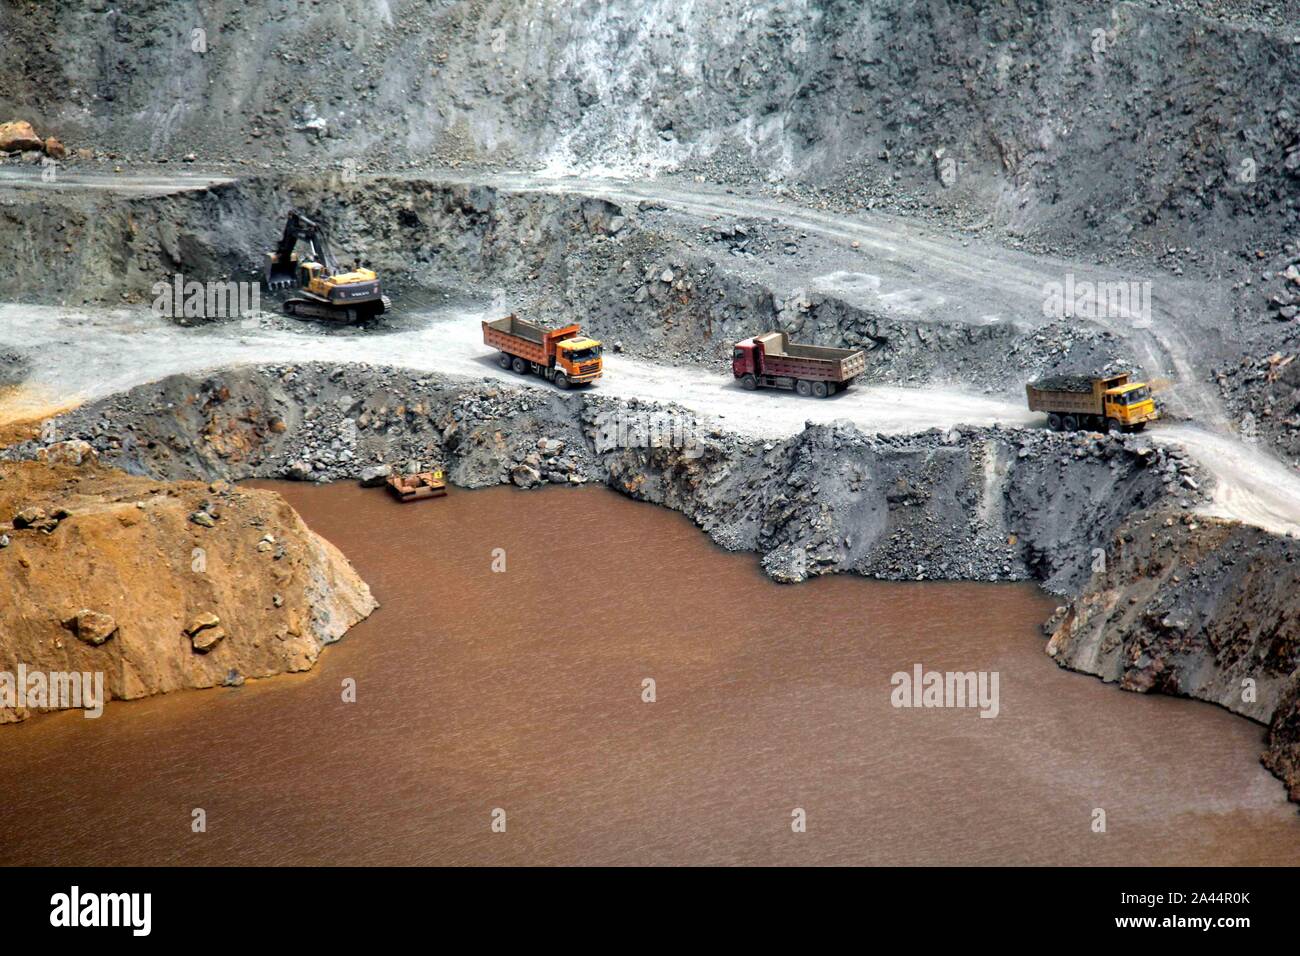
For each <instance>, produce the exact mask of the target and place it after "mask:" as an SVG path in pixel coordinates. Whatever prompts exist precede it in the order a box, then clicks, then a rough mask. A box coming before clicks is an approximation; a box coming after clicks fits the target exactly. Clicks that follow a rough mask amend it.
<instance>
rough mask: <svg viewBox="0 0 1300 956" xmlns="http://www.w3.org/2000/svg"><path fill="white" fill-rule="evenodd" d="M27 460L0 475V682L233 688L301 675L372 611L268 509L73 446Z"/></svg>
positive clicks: (126, 691) (321, 555) (316, 549)
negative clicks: (100, 681) (81, 677)
mask: <svg viewBox="0 0 1300 956" xmlns="http://www.w3.org/2000/svg"><path fill="white" fill-rule="evenodd" d="M41 457H42V459H43V460H42V461H37V462H25V463H4V464H0V520H2V522H3V523H0V544H3V547H0V577H2V578H3V580H4V581H5V589H6V594H7V596H6V599H5V601H4V603H3V604H2V605H0V671H3V672H7V673H9V674H11V675H13V674H16V673H18V668H19V665H20V664H21V665H23V666H24V667H25V668H26V671H27V672H28V673H29V674H30V673H32V672H34V671H40V672H46V673H48V672H51V671H59V672H73V671H75V672H91V673H93V672H101V673H103V675H104V689H105V691H106V692H107V697H108V698H109V699H132V698H138V697H146V696H149V695H151V694H158V693H164V692H167V691H173V690H179V689H183V688H202V687H215V686H219V685H232V684H239V683H242V682H243V681H244V680H245V679H247V678H260V677H269V676H272V675H275V674H282V673H286V672H291V671H303V670H307V669H309V668H310V667H311V666H312V665H313V664H314V663H315V662H316V659H317V657H318V656H319V655H320V652H321V648H322V647H323V646H324V645H326V644H329V643H331V642H333V641H336V640H338V639H339V638H340V637H342V636H343V634H344V632H346V631H347V629H348V628H349V627H351V626H352V625H353V624H355V623H356V622H357V621H359V620H361V619H363V618H365V617H366V616H367V615H369V614H370V612H371V611H372V610H374V608H375V607H376V606H377V605H376V603H375V600H374V598H373V597H372V596H371V594H370V589H369V588H368V587H367V586H366V584H365V582H363V581H362V580H361V579H360V578H359V577H358V576H357V574H356V572H355V571H354V570H353V569H352V566H351V565H350V564H349V563H348V561H347V559H346V558H344V557H343V555H342V554H340V553H339V551H338V550H337V549H336V548H335V547H334V546H333V545H331V544H330V543H329V542H327V541H325V540H324V539H322V538H320V537H318V536H317V535H315V534H314V533H312V532H311V531H310V530H309V529H308V528H307V527H306V526H305V525H304V524H303V523H302V521H301V519H299V517H298V515H297V513H296V512H295V511H294V510H293V509H292V508H290V507H289V506H288V504H286V503H285V501H284V500H283V499H282V498H281V497H280V496H279V495H276V494H273V493H270V492H266V491H252V490H245V489H238V488H231V487H230V486H228V485H227V484H226V483H224V482H220V483H215V484H212V485H204V484H199V483H196V482H191V481H185V482H160V481H157V480H154V479H150V478H143V477H133V476H128V475H125V474H123V473H122V472H120V471H116V470H113V469H109V468H105V467H102V466H101V465H99V464H98V463H97V462H96V461H95V456H94V454H93V452H91V451H90V450H89V449H88V448H86V447H85V446H83V445H81V444H80V443H76V442H73V443H63V444H58V445H55V446H52V447H51V448H48V449H46V450H45V452H44V454H43V455H42V456H41ZM16 702H17V701H15V703H16ZM30 713H31V710H30V709H28V708H13V707H6V708H0V722H10V721H14V720H21V719H23V718H25V717H27V716H29V715H30Z"/></svg>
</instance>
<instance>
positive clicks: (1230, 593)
mask: <svg viewBox="0 0 1300 956" xmlns="http://www.w3.org/2000/svg"><path fill="white" fill-rule="evenodd" d="M1298 578H1300V541H1296V540H1294V539H1291V538H1283V537H1279V536H1277V535H1271V534H1268V533H1267V532H1264V531H1261V530H1259V529H1258V528H1252V527H1247V526H1244V525H1240V524H1237V523H1235V522H1229V521H1219V520H1215V519H1206V518H1202V517H1198V516H1194V515H1178V514H1171V513H1167V512H1165V513H1159V512H1157V513H1150V514H1144V515H1138V516H1135V517H1134V518H1133V519H1132V520H1130V521H1128V522H1126V523H1125V524H1124V526H1122V527H1121V528H1120V529H1119V531H1118V532H1117V533H1116V535H1115V537H1114V539H1113V541H1112V544H1111V546H1110V547H1109V549H1108V567H1107V570H1106V571H1105V573H1101V574H1097V575H1095V576H1094V579H1093V580H1092V581H1091V582H1090V583H1089V584H1088V585H1087V587H1086V588H1085V589H1084V590H1083V592H1082V594H1080V596H1079V597H1078V598H1077V599H1076V600H1074V601H1073V602H1072V603H1071V604H1070V605H1069V606H1068V607H1066V608H1063V609H1062V610H1061V611H1059V612H1058V613H1057V615H1056V616H1055V617H1054V618H1053V620H1052V621H1050V622H1049V625H1048V628H1049V632H1050V634H1051V640H1050V641H1049V643H1048V653H1050V654H1051V655H1052V656H1053V657H1055V658H1056V660H1057V662H1058V663H1060V664H1062V665H1063V666H1065V667H1069V668H1071V669H1073V670H1078V671H1083V672H1086V673H1089V674H1096V675H1097V676H1099V677H1101V678H1103V679H1104V680H1107V681H1114V682H1117V683H1118V684H1119V685H1120V686H1121V687H1123V688H1124V689H1126V690H1134V691H1141V692H1159V693H1164V694H1176V695H1180V696H1187V697H1194V698H1196V699H1198V700H1205V701H1211V702H1213V703H1216V704H1219V705H1220V706H1222V707H1226V708H1227V709H1228V710H1230V711H1232V712H1234V713H1237V714H1241V715H1243V716H1246V717H1250V718H1251V719H1253V720H1257V721H1260V722H1262V723H1265V724H1267V725H1268V726H1269V733H1268V738H1267V749H1266V751H1265V753H1264V755H1263V758H1262V759H1263V762H1264V765H1265V766H1266V767H1268V768H1269V770H1271V771H1272V772H1273V773H1274V774H1276V775H1277V776H1278V777H1280V778H1281V779H1282V780H1283V781H1284V782H1285V783H1286V785H1287V788H1288V792H1289V796H1290V798H1291V799H1292V800H1295V801H1300V587H1298V586H1297V585H1300V580H1297V579H1298Z"/></svg>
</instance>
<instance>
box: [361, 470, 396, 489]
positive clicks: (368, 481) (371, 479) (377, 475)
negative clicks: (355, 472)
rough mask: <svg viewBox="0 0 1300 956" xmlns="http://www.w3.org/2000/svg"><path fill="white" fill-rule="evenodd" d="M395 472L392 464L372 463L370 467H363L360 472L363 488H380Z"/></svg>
mask: <svg viewBox="0 0 1300 956" xmlns="http://www.w3.org/2000/svg"><path fill="white" fill-rule="evenodd" d="M392 473H393V467H392V465H371V466H370V467H369V468H362V469H361V474H360V476H359V477H360V480H361V486H362V487H363V488H378V487H379V486H380V485H382V484H383V483H384V482H385V481H387V480H388V478H389V476H390V475H392Z"/></svg>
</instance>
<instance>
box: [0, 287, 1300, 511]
mask: <svg viewBox="0 0 1300 956" xmlns="http://www.w3.org/2000/svg"><path fill="white" fill-rule="evenodd" d="M484 317H485V314H482V313H469V314H466V313H464V312H460V313H453V312H450V311H447V312H442V313H425V314H422V315H418V316H408V317H406V320H405V323H404V324H405V325H406V326H407V327H406V328H404V329H402V330H399V331H393V332H383V331H371V332H362V331H358V330H352V329H348V330H338V331H336V332H333V333H332V334H324V333H322V332H321V331H320V329H319V328H318V327H315V326H312V325H308V324H297V323H290V322H283V321H281V320H280V319H278V318H271V319H257V318H250V319H247V320H243V321H239V322H230V323H225V324H221V325H211V326H204V327H199V328H182V327H179V326H177V325H175V324H173V323H172V322H170V321H169V320H167V319H165V318H162V317H159V316H157V315H155V314H154V313H153V312H151V311H149V310H144V309H131V310H127V309H118V310H100V311H86V310H79V309H50V308H48V307H41V306H28V305H13V304H11V305H3V306H0V348H4V347H10V348H18V349H21V348H22V346H23V345H24V344H25V343H28V342H32V341H43V342H45V343H46V346H45V347H44V348H42V349H41V350H40V351H39V352H37V353H35V354H33V355H31V363H32V364H31V369H30V373H29V377H28V379H27V381H26V383H25V384H24V385H23V387H22V388H20V389H19V390H17V391H16V392H14V393H12V394H10V395H8V396H0V424H3V423H4V422H6V421H12V420H16V419H18V418H21V417H26V416H28V415H30V414H31V411H32V409H33V407H39V408H40V409H41V410H42V411H43V412H46V413H48V411H49V410H52V409H55V408H62V407H69V406H72V405H75V404H78V403H81V402H85V401H90V400H93V399H97V398H101V397H104V396H106V395H110V394H113V393H115V392H119V391H123V390H126V389H129V388H132V387H134V386H136V385H141V384H144V383H146V382H150V381H155V380H157V379H160V378H163V377H165V376H168V375H173V374H177V373H182V372H188V373H193V372H202V371H206V370H209V369H216V368H221V367H225V366H231V365H240V364H264V363H273V364H274V363H285V364H289V363H301V362H310V361H323V362H358V361H364V362H369V363H372V364H377V365H392V366H396V367H402V368H410V369H415V370H418V371H428V372H435V373H439V374H442V375H447V376H452V377H465V378H492V379H496V380H499V381H501V382H503V383H508V384H509V385H511V386H514V387H523V388H533V389H547V390H554V388H555V386H553V385H551V384H549V383H547V382H545V381H543V380H542V379H540V378H537V377H535V376H520V375H517V374H515V373H513V372H508V371H505V370H503V369H501V368H500V367H499V366H498V365H497V364H496V361H495V359H496V353H495V352H493V351H492V350H491V349H488V348H487V347H486V346H484V345H483V343H482V339H481V332H480V327H479V322H480V320H481V319H482V318H484ZM596 389H597V390H598V391H599V393H600V394H601V395H603V396H606V397H610V398H617V399H627V398H637V399H641V400H648V401H653V402H659V403H663V404H670V403H676V404H677V405H680V406H682V407H684V408H687V409H689V410H690V411H692V412H694V413H695V414H696V415H698V416H700V418H701V419H702V420H704V421H706V422H713V423H716V424H717V425H718V426H719V427H722V428H724V429H727V430H729V431H732V432H736V433H739V434H743V435H749V436H753V437H764V438H781V437H785V436H788V435H791V434H794V433H796V432H798V431H799V430H801V429H802V428H803V427H804V424H805V422H808V421H814V422H830V421H834V420H836V419H847V420H849V421H852V422H853V423H854V424H856V425H857V426H858V427H859V428H861V429H862V430H864V431H867V432H874V433H885V434H889V433H907V432H914V431H921V430H924V429H928V428H948V427H952V426H957V425H975V426H988V425H993V424H999V423H1000V424H1003V425H1011V426H1029V425H1033V424H1036V423H1038V420H1039V418H1040V416H1036V415H1032V414H1031V413H1030V412H1029V411H1028V410H1027V409H1026V408H1025V407H1024V406H1023V405H1022V404H1018V403H1008V402H1004V401H1000V400H997V399H993V398H988V397H985V396H980V395H974V394H971V393H967V392H961V391H956V390H950V389H932V388H925V389H917V388H897V387H887V386H855V387H854V388H852V389H851V390H849V391H847V392H844V393H841V394H840V395H837V396H834V397H833V398H830V399H824V400H817V399H801V398H798V397H797V396H795V395H793V394H789V393H785V392H777V391H758V392H746V391H744V390H743V389H741V388H740V387H739V386H738V385H737V384H736V383H735V381H734V379H733V378H732V376H731V375H730V373H729V372H723V371H717V372H715V371H709V370H704V369H696V368H680V367H676V366H665V365H656V364H653V363H648V362H644V361H641V360H636V359H631V358H626V357H622V356H618V355H608V356H607V361H606V375H605V377H604V378H603V379H601V381H600V382H599V383H597V385H596ZM1152 438H1153V439H1154V440H1156V441H1161V442H1166V443H1169V444H1176V445H1181V446H1183V447H1185V448H1186V449H1187V450H1188V451H1189V452H1190V453H1191V454H1192V455H1193V457H1195V458H1196V459H1197V460H1198V461H1199V462H1200V463H1201V465H1202V466H1203V467H1204V468H1205V469H1206V470H1207V471H1208V472H1209V473H1210V474H1211V475H1212V476H1213V477H1214V479H1215V481H1216V490H1215V497H1214V500H1213V501H1212V502H1211V503H1210V504H1209V505H1208V506H1207V507H1206V509H1205V511H1206V513H1212V514H1215V515H1217V516H1220V517H1225V518H1235V519H1237V520H1240V521H1242V522H1245V523H1248V524H1253V525H1257V526H1259V527H1262V528H1265V529H1266V530H1269V531H1273V532H1275V533H1279V534H1300V475H1296V474H1295V473H1294V472H1292V471H1291V470H1290V469H1288V468H1286V467H1285V466H1284V465H1282V464H1281V463H1279V462H1278V461H1276V460H1275V459H1273V458H1271V457H1270V456H1269V455H1267V454H1266V453H1265V452H1263V451H1262V450H1260V449H1259V448H1256V447H1254V446H1251V445H1247V444H1244V443H1242V442H1239V441H1236V440H1234V439H1231V438H1227V437H1223V436H1219V435H1216V434H1212V433H1210V432H1208V431H1205V430H1202V429H1198V428H1193V427H1190V426H1158V427H1157V429H1156V430H1155V431H1154V432H1153V434H1152Z"/></svg>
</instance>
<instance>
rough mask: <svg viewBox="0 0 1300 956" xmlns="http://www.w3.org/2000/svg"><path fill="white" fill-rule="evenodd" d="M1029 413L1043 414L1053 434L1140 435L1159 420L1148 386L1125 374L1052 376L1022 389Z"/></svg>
mask: <svg viewBox="0 0 1300 956" xmlns="http://www.w3.org/2000/svg"><path fill="white" fill-rule="evenodd" d="M1025 394H1026V395H1027V396H1028V398H1029V410H1030V411H1031V412H1047V427H1048V428H1051V429H1052V430H1053V431H1067V432H1072V431H1078V430H1079V429H1081V428H1083V429H1088V430H1092V431H1101V432H1109V431H1121V430H1123V431H1141V430H1142V429H1143V428H1145V427H1146V424H1147V422H1153V421H1155V420H1156V419H1157V418H1159V417H1160V413H1159V412H1157V411H1156V403H1155V400H1154V399H1153V398H1152V397H1151V386H1150V385H1148V384H1147V383H1146V382H1130V381H1129V373H1128V372H1121V373H1119V374H1118V375H1107V376H1104V377H1097V376H1092V375H1053V376H1050V377H1048V378H1042V379H1039V380H1038V381H1037V382H1030V383H1029V384H1028V385H1026V386H1025Z"/></svg>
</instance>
